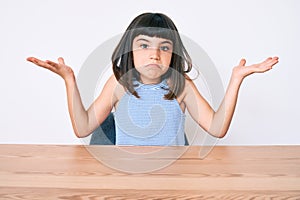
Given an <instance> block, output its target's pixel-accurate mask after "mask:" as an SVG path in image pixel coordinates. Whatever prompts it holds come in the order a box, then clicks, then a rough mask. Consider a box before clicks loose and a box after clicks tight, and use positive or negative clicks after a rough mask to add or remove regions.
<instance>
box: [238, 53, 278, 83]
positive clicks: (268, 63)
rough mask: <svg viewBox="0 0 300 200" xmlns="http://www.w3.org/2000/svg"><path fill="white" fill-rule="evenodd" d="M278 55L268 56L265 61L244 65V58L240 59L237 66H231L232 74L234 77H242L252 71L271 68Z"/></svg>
mask: <svg viewBox="0 0 300 200" xmlns="http://www.w3.org/2000/svg"><path fill="white" fill-rule="evenodd" d="M278 59H279V58H278V57H269V58H267V59H266V60H265V61H263V62H261V63H258V64H253V65H250V66H245V64H246V60H245V59H242V60H241V61H240V63H239V65H238V66H236V67H234V68H233V76H234V77H236V78H240V79H244V78H245V77H247V76H249V75H250V74H253V73H263V72H266V71H269V70H270V69H272V67H273V66H274V65H275V64H277V63H278Z"/></svg>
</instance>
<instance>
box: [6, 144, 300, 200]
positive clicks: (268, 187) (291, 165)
mask: <svg viewBox="0 0 300 200" xmlns="http://www.w3.org/2000/svg"><path fill="white" fill-rule="evenodd" d="M116 148H118V149H120V148H121V149H122V151H126V152H134V153H136V154H137V155H138V156H135V155H133V154H124V155H122V157H119V158H115V157H111V155H109V154H105V155H107V156H106V157H104V158H103V160H102V161H99V160H97V159H95V157H94V156H93V155H91V153H90V152H91V149H93V150H95V151H96V152H102V153H103V152H104V153H107V152H109V151H115V150H116ZM164 148H165V147H164ZM182 148H186V147H167V149H164V150H165V151H168V153H166V154H164V153H161V154H151V153H149V152H155V151H157V152H159V151H161V149H162V147H115V146H88V147H87V148H86V147H85V146H80V145H75V146H72V145H5V144H2V145H0V199H300V146H247V147H240V146H217V147H215V148H214V149H213V151H212V152H211V153H210V154H209V155H208V156H207V157H205V158H204V159H199V151H200V150H201V147H196V146H193V147H189V148H186V149H184V151H185V153H184V154H183V155H182V156H181V157H179V158H178V159H175V158H174V157H172V156H173V155H177V154H176V153H175V154H173V153H174V152H177V151H179V150H182ZM141 152H142V153H144V155H146V154H147V155H149V156H142V157H141V156H139V155H140V154H139V153H141ZM157 155H159V156H157ZM171 159H175V161H174V162H172V163H171V164H169V165H167V166H165V167H163V168H161V169H158V170H155V171H152V172H149V173H125V172H122V171H120V170H116V169H113V168H110V167H109V166H108V165H107V164H105V163H104V162H106V161H108V160H110V161H111V160H113V161H115V162H119V163H121V164H128V163H130V164H134V165H151V164H152V163H155V162H158V163H159V162H162V161H165V160H171Z"/></svg>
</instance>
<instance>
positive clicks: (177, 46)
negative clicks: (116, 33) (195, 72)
mask: <svg viewBox="0 0 300 200" xmlns="http://www.w3.org/2000/svg"><path fill="white" fill-rule="evenodd" d="M139 35H147V36H150V37H158V38H164V39H168V40H171V41H172V42H173V52H172V58H171V63H170V68H169V70H168V71H167V72H166V73H165V74H164V75H163V76H162V79H168V80H169V82H168V85H169V93H167V94H166V95H165V99H168V100H171V99H174V98H176V97H178V96H179V95H180V94H181V93H182V91H183V89H184V86H185V78H186V76H185V74H186V73H188V72H190V71H191V69H192V61H191V58H190V56H189V55H188V53H187V51H186V49H185V47H184V46H183V43H182V40H181V38H180V35H179V33H178V30H177V28H176V26H175V24H174V23H173V21H172V20H171V19H170V18H169V17H168V16H166V15H164V14H161V13H143V14H141V15H139V16H137V17H136V18H135V19H133V21H132V22H131V23H130V25H129V26H128V28H127V29H126V32H125V33H124V34H123V36H122V38H121V40H120V42H119V44H118V45H117V47H116V48H115V50H114V52H113V55H112V58H111V59H112V65H113V72H114V75H115V77H116V79H117V80H118V81H119V83H120V84H122V85H123V86H124V87H125V88H126V89H127V90H128V91H129V92H130V93H131V94H133V95H134V96H136V97H137V98H139V95H138V94H137V92H136V91H135V89H134V87H135V85H134V83H133V80H138V81H140V76H139V73H138V72H137V71H136V70H135V67H134V64H133V53H132V42H133V39H134V38H135V37H137V36H139Z"/></svg>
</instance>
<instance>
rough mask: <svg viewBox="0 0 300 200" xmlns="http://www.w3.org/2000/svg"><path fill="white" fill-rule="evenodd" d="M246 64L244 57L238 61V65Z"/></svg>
mask: <svg viewBox="0 0 300 200" xmlns="http://www.w3.org/2000/svg"><path fill="white" fill-rule="evenodd" d="M245 64H246V59H244V58H243V59H241V61H240V63H239V66H245Z"/></svg>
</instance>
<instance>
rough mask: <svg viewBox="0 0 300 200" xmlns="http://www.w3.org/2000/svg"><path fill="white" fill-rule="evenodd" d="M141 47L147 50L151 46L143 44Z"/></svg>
mask: <svg viewBox="0 0 300 200" xmlns="http://www.w3.org/2000/svg"><path fill="white" fill-rule="evenodd" d="M140 47H141V48H142V49H147V48H148V47H149V46H148V45H147V44H141V45H140Z"/></svg>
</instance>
